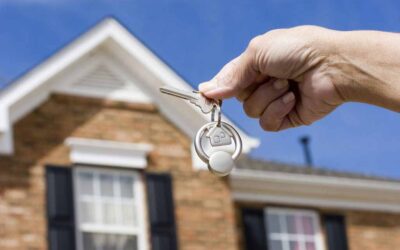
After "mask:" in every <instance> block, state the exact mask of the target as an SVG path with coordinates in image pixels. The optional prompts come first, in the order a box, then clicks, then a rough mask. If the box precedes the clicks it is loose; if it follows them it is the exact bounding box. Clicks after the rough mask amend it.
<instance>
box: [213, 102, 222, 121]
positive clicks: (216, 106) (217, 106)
mask: <svg viewBox="0 0 400 250" xmlns="http://www.w3.org/2000/svg"><path fill="white" fill-rule="evenodd" d="M221 106H222V100H218V105H214V106H213V109H212V110H211V122H215V112H216V111H218V114H217V115H218V116H217V126H218V127H221V116H222V115H221Z"/></svg>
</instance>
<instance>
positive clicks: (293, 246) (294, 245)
mask: <svg viewBox="0 0 400 250" xmlns="http://www.w3.org/2000/svg"><path fill="white" fill-rule="evenodd" d="M289 246H290V250H300V243H299V242H296V241H290V242H289Z"/></svg>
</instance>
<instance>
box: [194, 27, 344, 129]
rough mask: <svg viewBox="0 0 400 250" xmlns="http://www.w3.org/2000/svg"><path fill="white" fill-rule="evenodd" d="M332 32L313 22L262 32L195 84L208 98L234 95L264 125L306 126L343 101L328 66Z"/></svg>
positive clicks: (247, 112) (279, 126)
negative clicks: (205, 80)
mask: <svg viewBox="0 0 400 250" xmlns="http://www.w3.org/2000/svg"><path fill="white" fill-rule="evenodd" d="M336 33H339V32H337V31H333V30H328V29H323V28H320V27H314V26H300V27H296V28H291V29H282V30H273V31H270V32H267V33H265V34H264V35H261V36H258V37H256V38H254V39H252V41H251V42H250V44H249V46H248V48H247V49H246V50H245V51H244V52H243V53H242V54H241V55H240V56H239V57H237V58H235V59H234V60H232V61H231V62H229V63H228V64H226V65H225V66H224V67H223V68H222V70H221V71H220V72H219V73H218V74H217V75H216V76H215V77H214V78H213V79H212V80H210V81H209V82H205V83H202V84H200V86H199V89H200V91H201V92H202V93H203V94H204V95H205V96H207V97H209V98H214V99H223V98H229V97H233V96H235V97H236V98H238V99H239V100H240V101H241V102H243V108H244V110H245V112H246V114H247V115H248V116H250V117H254V118H259V122H260V125H261V127H262V128H263V129H264V130H268V131H279V130H283V129H287V128H291V127H297V126H301V125H309V124H311V123H313V122H315V121H317V120H319V119H321V118H323V117H324V116H326V115H327V114H329V113H330V112H332V111H333V110H334V109H335V108H336V107H337V106H338V105H340V104H342V103H343V102H344V101H345V100H344V98H343V97H342V96H341V92H340V89H341V86H340V81H334V77H333V75H334V74H335V73H334V72H335V69H334V67H332V65H331V64H332V62H333V61H332V60H331V57H332V56H333V54H334V52H335V36H336V35H337V34H336Z"/></svg>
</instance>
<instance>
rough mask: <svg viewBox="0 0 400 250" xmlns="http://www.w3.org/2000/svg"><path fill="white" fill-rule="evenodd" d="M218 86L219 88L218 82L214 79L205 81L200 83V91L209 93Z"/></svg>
mask: <svg viewBox="0 0 400 250" xmlns="http://www.w3.org/2000/svg"><path fill="white" fill-rule="evenodd" d="M216 88H218V86H217V84H215V83H214V82H212V81H209V82H203V83H200V84H199V91H200V92H201V93H207V92H210V91H211V90H214V89H216Z"/></svg>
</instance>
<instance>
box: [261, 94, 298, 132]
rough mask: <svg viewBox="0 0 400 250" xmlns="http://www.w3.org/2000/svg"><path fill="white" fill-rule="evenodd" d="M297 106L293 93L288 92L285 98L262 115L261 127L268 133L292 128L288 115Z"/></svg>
mask: <svg viewBox="0 0 400 250" xmlns="http://www.w3.org/2000/svg"><path fill="white" fill-rule="evenodd" d="M295 104H296V97H295V95H294V93H293V92H288V93H286V94H285V95H283V97H281V98H279V99H276V100H275V101H273V102H272V103H271V104H270V105H269V106H268V107H267V108H266V109H265V110H264V112H263V113H262V115H261V117H260V126H261V127H262V128H263V129H264V130H267V131H279V130H283V129H286V128H289V127H292V123H291V122H290V121H289V119H288V116H287V115H288V114H289V113H290V112H291V110H292V109H293V107H294V105H295Z"/></svg>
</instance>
